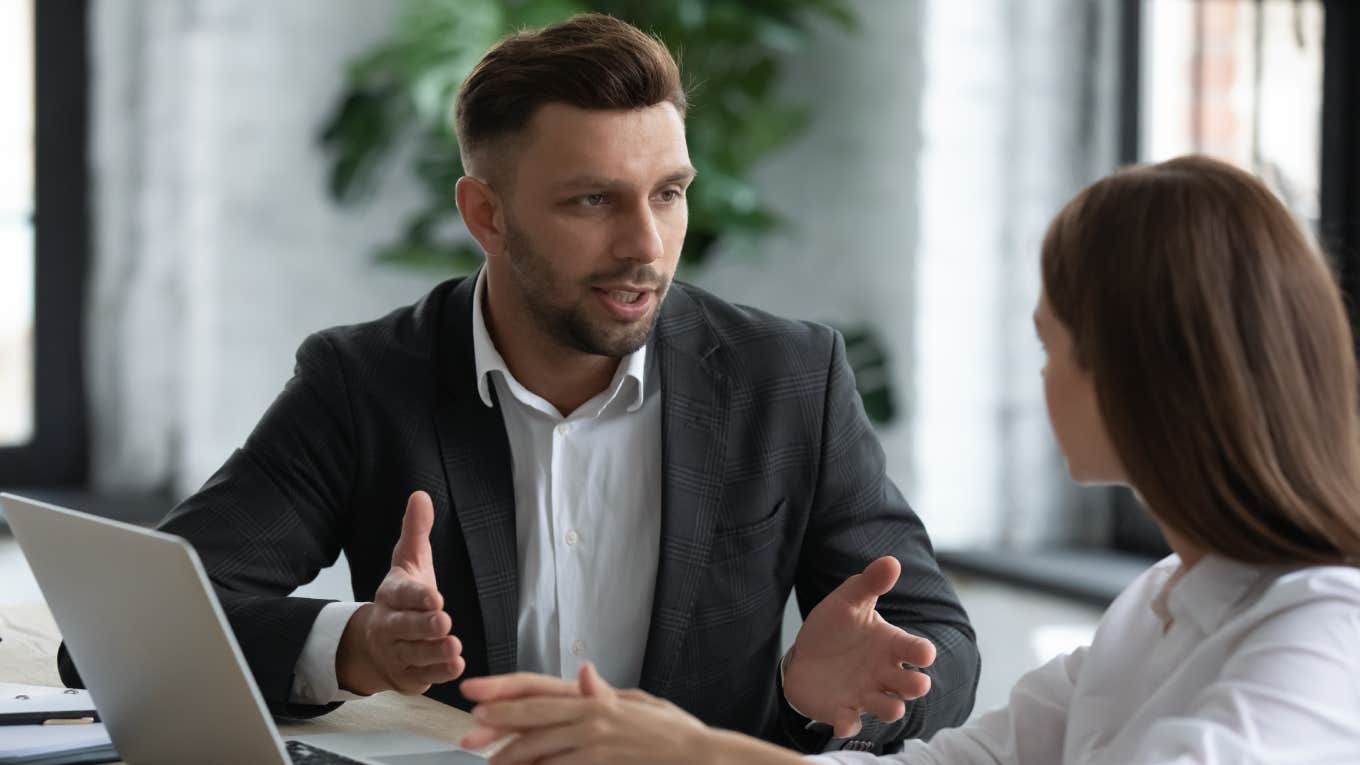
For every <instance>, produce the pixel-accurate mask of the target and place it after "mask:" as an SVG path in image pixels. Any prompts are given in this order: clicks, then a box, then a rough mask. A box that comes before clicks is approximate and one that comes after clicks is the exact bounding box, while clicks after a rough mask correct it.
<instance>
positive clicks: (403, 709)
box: [0, 605, 472, 745]
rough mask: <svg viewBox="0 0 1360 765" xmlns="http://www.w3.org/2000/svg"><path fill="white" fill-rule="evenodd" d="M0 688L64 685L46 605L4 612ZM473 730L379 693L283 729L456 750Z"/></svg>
mask: <svg viewBox="0 0 1360 765" xmlns="http://www.w3.org/2000/svg"><path fill="white" fill-rule="evenodd" d="M0 638H3V641H0V682H10V683H28V684H30V685H61V678H60V677H58V675H57V646H58V644H60V642H61V635H60V633H59V632H57V625H56V623H55V622H54V621H52V614H51V612H50V611H48V610H47V607H46V606H43V605H24V606H6V607H5V608H4V609H3V610H0ZM471 729H472V717H471V716H469V715H468V714H467V713H466V712H464V711H462V710H460V709H455V708H454V707H451V706H448V705H446V704H441V703H439V702H438V701H435V700H434V699H428V698H426V697H424V696H402V695H400V694H397V693H380V694H377V695H375V696H373V697H372V698H367V699H364V700H362V701H350V702H347V703H346V704H344V705H343V706H341V707H340V708H339V709H337V710H335V711H334V712H331V713H330V714H328V715H324V716H322V717H318V718H316V719H315V720H308V721H305V722H301V723H291V724H288V725H281V726H279V733H281V734H282V735H284V736H309V735H315V734H318V733H341V732H344V733H356V732H362V731H382V730H404V731H410V732H411V733H418V734H420V735H422V736H429V737H430V738H434V739H438V740H440V741H447V742H449V743H450V744H454V745H456V744H457V743H458V740H459V739H460V738H462V737H463V735H464V734H466V733H467V732H468V731H470V730H471Z"/></svg>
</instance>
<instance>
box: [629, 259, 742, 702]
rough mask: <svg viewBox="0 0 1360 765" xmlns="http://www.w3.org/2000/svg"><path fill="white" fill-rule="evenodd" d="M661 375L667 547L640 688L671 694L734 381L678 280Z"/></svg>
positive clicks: (662, 329)
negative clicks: (715, 361) (721, 367)
mask: <svg viewBox="0 0 1360 765" xmlns="http://www.w3.org/2000/svg"><path fill="white" fill-rule="evenodd" d="M655 337H656V340H655V348H656V350H657V353H658V362H659V368H660V374H661V398H662V415H661V434H662V435H661V461H662V479H661V547H660V559H659V561H658V566H657V574H656V592H655V595H654V597H653V601H652V623H651V630H650V632H649V634H648V637H647V649H646V654H645V656H644V659H643V665H642V680H641V686H642V688H643V689H645V690H648V691H650V692H652V693H655V694H658V695H664V694H667V693H668V691H669V688H670V685H671V683H672V682H673V680H674V673H675V669H676V665H677V663H678V661H679V658H680V649H681V647H682V646H683V644H684V640H685V635H686V634H687V633H688V631H689V624H690V620H691V617H692V616H693V613H694V600H695V596H696V594H697V593H698V590H699V585H700V583H701V581H702V579H703V576H704V572H705V568H706V566H707V564H708V555H709V548H710V547H711V545H712V542H713V525H714V522H715V521H716V519H717V518H718V515H719V509H720V508H721V506H722V465H723V460H724V459H725V456H726V450H727V422H728V406H727V401H728V399H727V380H726V378H725V377H724V376H723V375H721V374H720V373H718V372H717V371H715V370H714V369H713V368H712V367H711V365H710V364H709V362H708V360H707V359H708V356H709V355H710V354H711V353H712V352H713V351H714V350H715V349H716V348H717V347H718V342H717V339H716V338H715V337H714V335H713V333H712V330H711V328H710V327H709V324H708V322H707V320H706V318H705V317H704V315H703V313H702V311H701V310H700V308H699V306H698V305H697V304H695V302H694V300H693V299H692V298H691V297H690V296H689V295H688V294H686V293H685V291H684V288H683V287H682V286H680V285H675V286H674V287H673V288H672V289H671V292H670V294H669V295H668V297H667V299H666V302H665V305H664V306H663V308H662V315H661V318H660V320H659V321H658V323H657V331H656V336H655Z"/></svg>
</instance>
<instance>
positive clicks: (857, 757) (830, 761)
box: [804, 751, 906, 765]
mask: <svg viewBox="0 0 1360 765" xmlns="http://www.w3.org/2000/svg"><path fill="white" fill-rule="evenodd" d="M804 760H806V761H808V762H816V764H819V765H879V764H881V762H906V760H903V758H900V757H887V758H884V757H876V755H873V754H869V753H868V751H828V753H826V754H816V755H811V757H805V758H804Z"/></svg>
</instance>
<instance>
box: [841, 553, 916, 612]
mask: <svg viewBox="0 0 1360 765" xmlns="http://www.w3.org/2000/svg"><path fill="white" fill-rule="evenodd" d="M901 575H902V564H901V563H898V562H897V559H896V558H894V557H892V556H884V557H882V558H879V559H878V560H876V561H874V562H873V563H870V564H869V565H868V566H865V567H864V572H863V573H861V574H856V575H855V576H852V577H850V578H849V579H846V580H845V582H844V583H843V584H841V594H842V595H844V596H845V598H846V599H847V600H849V601H850V602H852V603H856V604H858V603H864V602H867V601H873V600H876V599H878V597H879V596H880V595H883V594H884V593H886V592H888V591H889V590H891V589H892V588H893V585H895V584H897V577H899V576H901Z"/></svg>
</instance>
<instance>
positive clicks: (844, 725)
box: [831, 709, 860, 738]
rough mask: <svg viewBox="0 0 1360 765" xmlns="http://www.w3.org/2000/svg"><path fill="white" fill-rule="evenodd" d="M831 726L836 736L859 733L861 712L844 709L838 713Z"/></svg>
mask: <svg viewBox="0 0 1360 765" xmlns="http://www.w3.org/2000/svg"><path fill="white" fill-rule="evenodd" d="M831 727H832V731H833V733H834V735H835V736H836V738H850V737H851V736H853V735H855V734H856V733H859V730H860V724H859V712H857V711H855V710H853V709H842V710H841V711H840V712H838V713H837V714H836V719H834V720H832V721H831Z"/></svg>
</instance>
